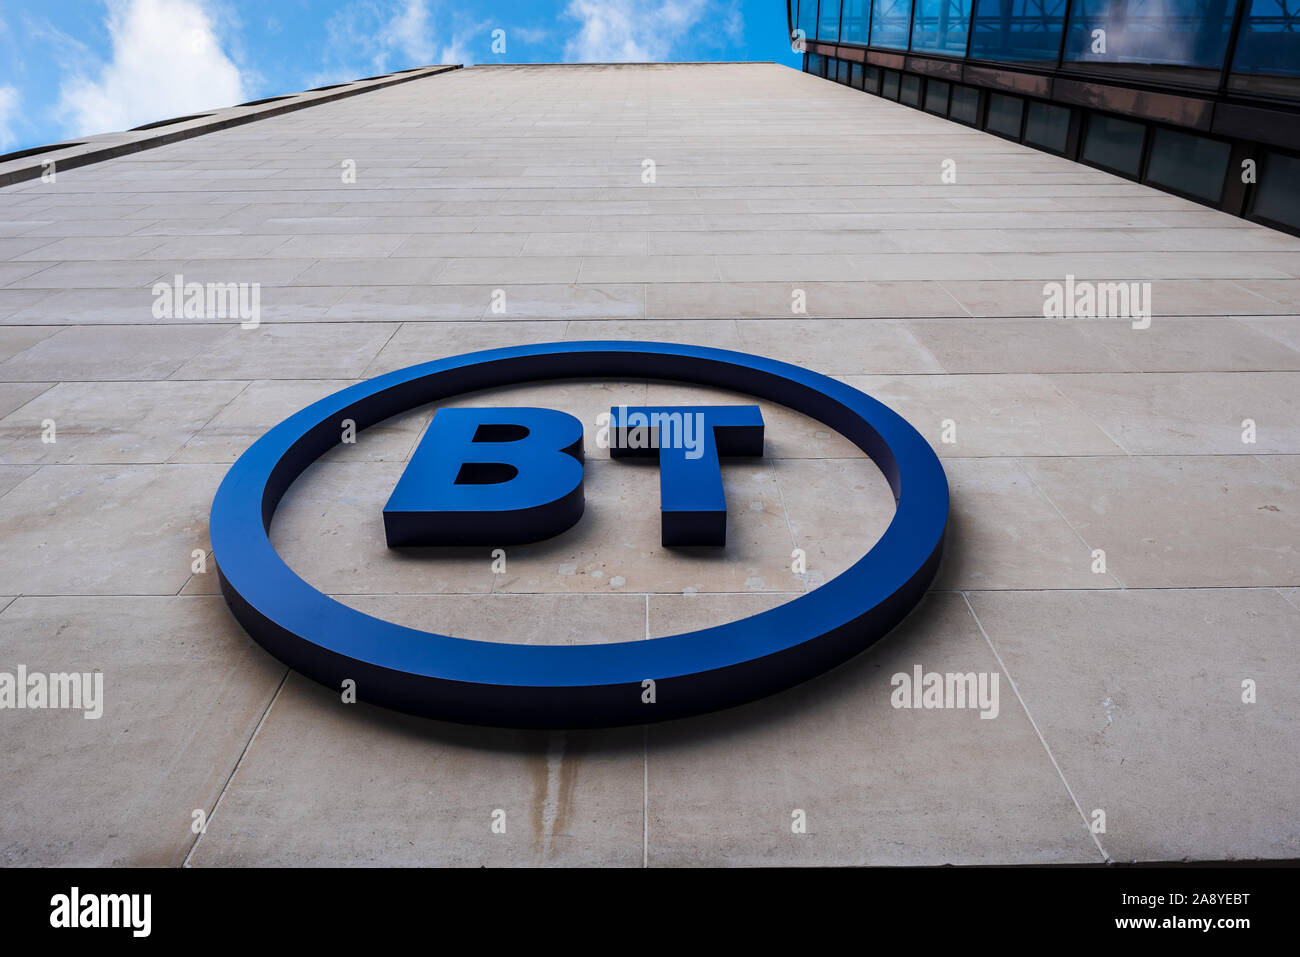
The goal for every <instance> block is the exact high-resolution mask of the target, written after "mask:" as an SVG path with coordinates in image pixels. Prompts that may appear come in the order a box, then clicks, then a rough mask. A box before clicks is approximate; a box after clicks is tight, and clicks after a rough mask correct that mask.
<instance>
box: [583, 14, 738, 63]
mask: <svg viewBox="0 0 1300 957" xmlns="http://www.w3.org/2000/svg"><path fill="white" fill-rule="evenodd" d="M564 16H565V17H567V18H569V19H572V20H577V21H578V22H579V28H578V32H577V34H576V35H574V36H573V37H570V38H569V40H568V42H566V43H565V45H564V54H565V57H566V59H569V60H578V61H580V62H583V63H628V62H645V61H660V60H667V59H669V57H670V55H671V53H672V49H673V47H674V46H675V45H676V44H677V42H678V41H679V40H681V39H683V38H684V37H686V36H687V35H688V34H689V33H691V32H692V31H695V30H698V29H710V28H714V29H716V26H717V25H718V24H720V23H722V22H723V21H724V20H725V19H726V18H727V15H726V14H725V13H723V12H721V11H719V10H718V8H717V6H716V5H715V4H714V3H713V2H711V0H661V2H658V3H647V2H645V0H569V5H568V6H567V7H565V10H564ZM711 25H712V27H711ZM725 29H728V30H734V29H735V26H734V21H733V23H732V24H728V25H727V26H726V27H725Z"/></svg>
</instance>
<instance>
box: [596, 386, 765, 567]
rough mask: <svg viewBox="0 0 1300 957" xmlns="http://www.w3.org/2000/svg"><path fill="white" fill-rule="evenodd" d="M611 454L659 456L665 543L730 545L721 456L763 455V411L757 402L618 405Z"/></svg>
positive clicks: (613, 416)
mask: <svg viewBox="0 0 1300 957" xmlns="http://www.w3.org/2000/svg"><path fill="white" fill-rule="evenodd" d="M609 454H610V457H611V458H633V457H646V458H654V457H656V456H657V457H658V459H659V510H660V516H661V525H660V529H661V533H660V534H661V540H662V543H663V544H664V545H665V546H674V545H725V544H726V543H727V500H726V496H725V495H724V494H723V491H722V466H721V465H720V463H719V462H718V456H720V455H756V456H761V455H762V454H763V415H762V413H761V412H760V411H759V408H758V406H756V405H734V406H731V405H700V406H690V405H682V406H637V407H633V408H629V407H628V406H616V407H615V408H613V409H610V413H609Z"/></svg>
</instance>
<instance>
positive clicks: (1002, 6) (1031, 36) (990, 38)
mask: <svg viewBox="0 0 1300 957" xmlns="http://www.w3.org/2000/svg"><path fill="white" fill-rule="evenodd" d="M1064 25H1065V0H975V19H974V25H973V27H972V33H971V38H970V55H971V56H972V57H974V58H976V59H981V60H1013V61H1014V60H1021V61H1028V62H1050V63H1055V62H1056V57H1057V55H1058V54H1059V53H1060V52H1061V31H1062V29H1063V28H1064Z"/></svg>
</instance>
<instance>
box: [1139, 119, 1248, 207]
mask: <svg viewBox="0 0 1300 957" xmlns="http://www.w3.org/2000/svg"><path fill="white" fill-rule="evenodd" d="M1231 152H1232V149H1231V147H1230V146H1228V144H1227V143H1223V142H1220V141H1219V140H1210V139H1206V138H1205V137H1204V136H1193V135H1192V134H1190V133H1179V132H1176V131H1175V130H1166V129H1157V130H1156V131H1155V132H1154V133H1153V134H1152V139H1151V159H1150V160H1149V161H1148V163H1147V182H1149V183H1154V184H1155V185H1156V186H1164V187H1167V188H1168V189H1172V190H1176V191H1178V192H1180V193H1188V194H1190V195H1192V196H1196V197H1199V198H1200V199H1203V200H1206V201H1207V202H1210V203H1218V202H1219V200H1220V198H1221V197H1222V196H1223V180H1224V177H1226V176H1227V175H1228V154H1229V153H1231Z"/></svg>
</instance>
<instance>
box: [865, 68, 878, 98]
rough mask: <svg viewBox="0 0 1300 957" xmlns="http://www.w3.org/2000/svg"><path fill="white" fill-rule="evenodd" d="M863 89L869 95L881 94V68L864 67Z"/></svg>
mask: <svg viewBox="0 0 1300 957" xmlns="http://www.w3.org/2000/svg"><path fill="white" fill-rule="evenodd" d="M862 88H863V89H864V90H866V91H867V92H868V93H875V94H877V95H879V93H880V68H879V67H875V66H868V67H863V69H862Z"/></svg>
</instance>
